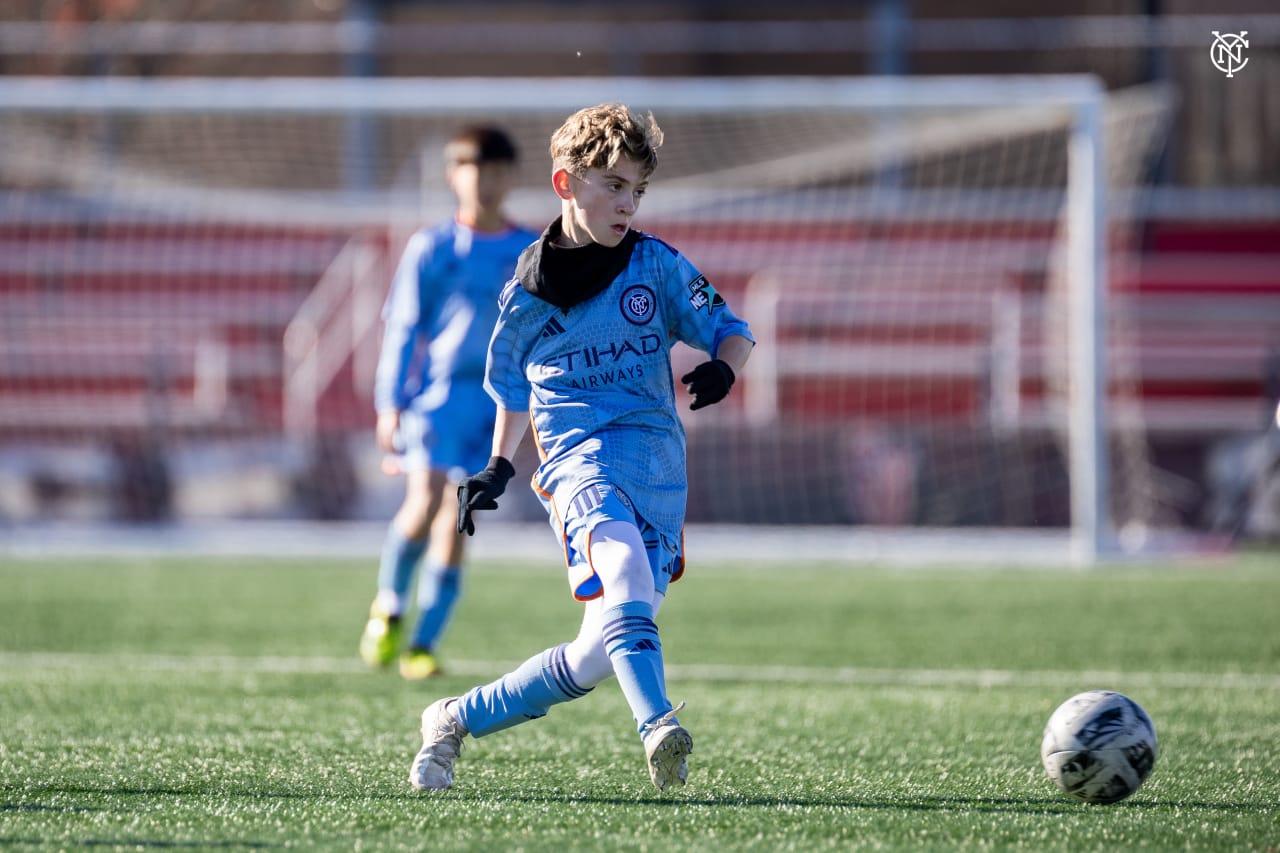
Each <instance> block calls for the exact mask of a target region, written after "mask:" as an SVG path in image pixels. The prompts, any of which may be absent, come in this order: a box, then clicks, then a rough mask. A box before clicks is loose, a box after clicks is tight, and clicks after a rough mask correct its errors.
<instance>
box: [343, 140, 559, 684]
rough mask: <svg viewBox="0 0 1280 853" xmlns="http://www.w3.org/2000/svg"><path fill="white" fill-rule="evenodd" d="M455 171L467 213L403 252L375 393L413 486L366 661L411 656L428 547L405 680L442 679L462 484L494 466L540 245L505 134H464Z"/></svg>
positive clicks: (368, 632)
mask: <svg viewBox="0 0 1280 853" xmlns="http://www.w3.org/2000/svg"><path fill="white" fill-rule="evenodd" d="M444 159H445V177H446V179H447V180H448V183H449V187H450V188H451V189H452V190H453V193H454V195H455V196H456V197H457V200H458V209H457V213H456V215H455V216H454V218H452V219H450V220H449V221H447V222H442V223H440V224H438V225H436V226H434V227H432V228H426V229H423V230H422V231H419V232H418V233H416V234H415V235H414V236H413V237H412V239H410V240H409V243H408V245H407V247H406V248H405V250H404V254H403V256H402V258H401V260H400V265H399V268H398V269H397V271H396V275H395V279H394V281H393V282H392V285H391V292H390V294H389V296H388V298H387V303H386V307H385V309H384V312H383V317H384V320H385V322H386V328H385V331H384V333H383V338H382V354H381V357H380V358H379V361H378V369H377V378H376V383H375V390H374V402H375V405H376V406H377V410H378V421H377V441H378V446H379V447H380V448H381V449H382V450H383V451H384V452H386V453H388V454H393V455H394V459H393V460H392V461H393V465H392V467H393V468H397V469H399V470H401V471H403V472H404V474H405V477H406V483H405V497H404V503H403V504H402V505H401V507H400V510H399V512H397V513H396V516H395V518H394V519H393V520H392V522H391V525H390V526H389V527H388V529H387V535H386V539H385V542H384V544H383V548H382V560H381V564H380V566H379V568H378V592H377V597H376V598H375V599H374V601H373V605H372V606H371V608H370V612H369V621H368V624H367V625H366V626H365V631H364V635H363V637H361V640H360V656H361V657H362V658H363V659H364V661H365V662H366V663H367V664H368V665H370V666H373V667H382V666H387V665H389V664H390V663H391V662H392V661H393V660H395V657H396V654H397V652H400V646H401V634H402V625H401V621H402V617H403V615H404V612H405V609H406V600H407V598H408V594H409V588H410V586H411V585H412V582H413V576H414V573H415V571H416V569H417V566H418V564H419V562H420V561H421V560H422V556H423V553H424V551H427V550H428V542H429V543H430V550H429V553H428V555H427V560H426V568H425V570H424V571H423V572H422V576H421V577H420V578H419V579H418V611H419V615H418V621H417V625H416V627H415V628H414V631H413V633H412V635H411V636H410V637H409V638H408V642H407V647H406V648H405V649H404V651H403V652H402V653H401V654H400V674H401V675H403V676H404V677H405V678H426V677H428V676H430V675H434V674H435V673H437V672H438V671H439V661H438V660H437V658H436V655H435V648H436V644H437V642H438V640H439V639H440V636H441V634H442V632H443V631H444V629H445V627H446V625H447V624H448V622H449V617H450V615H451V614H452V613H453V610H454V607H455V605H456V604H457V601H458V596H459V593H460V582H461V567H462V561H463V557H464V554H463V550H464V549H463V540H462V537H461V536H460V534H459V533H458V531H457V524H456V517H455V509H456V504H455V502H454V500H453V491H454V486H453V484H455V483H456V482H457V480H458V479H459V478H460V477H462V476H464V475H465V474H466V473H468V472H470V471H475V470H477V469H478V468H479V467H480V466H482V465H483V464H484V460H485V459H487V458H488V456H489V446H488V445H489V437H490V435H491V433H492V431H493V417H494V412H493V402H492V401H491V400H490V399H489V398H488V396H487V395H486V394H485V392H484V387H483V382H484V364H485V352H486V348H487V346H488V342H489V335H490V333H491V332H492V331H493V325H494V321H495V320H496V319H497V316H498V294H499V293H500V292H501V290H502V286H503V284H505V283H506V282H507V281H509V280H510V279H511V276H512V274H513V272H514V270H515V264H516V258H517V257H518V256H519V254H520V251H521V250H522V249H524V248H525V247H526V246H528V245H529V244H530V243H531V242H532V241H533V240H535V239H536V238H537V236H538V235H537V234H536V233H534V232H532V231H528V230H526V229H523V228H519V227H517V226H515V225H512V224H511V222H510V221H509V220H508V218H507V216H506V213H505V211H504V209H503V205H504V203H505V201H506V198H507V195H508V194H509V192H510V190H511V186H512V179H513V175H512V169H513V166H514V163H515V161H516V148H515V145H514V144H513V143H512V141H511V139H510V138H509V137H508V135H507V134H506V133H505V132H503V131H502V130H499V129H497V128H493V127H468V128H464V129H462V130H461V131H459V132H458V133H457V134H456V135H455V136H454V137H453V138H452V139H451V140H450V141H449V143H448V144H447V145H446V146H445V149H444Z"/></svg>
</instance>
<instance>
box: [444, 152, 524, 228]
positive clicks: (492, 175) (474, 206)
mask: <svg viewBox="0 0 1280 853" xmlns="http://www.w3.org/2000/svg"><path fill="white" fill-rule="evenodd" d="M512 172H513V169H512V167H511V165H510V164H508V163H452V164H450V165H449V167H448V168H447V170H446V177H447V178H448V180H449V187H450V189H452V190H453V194H454V195H455V196H457V198H458V211H459V213H460V214H462V215H463V217H464V218H467V217H471V218H473V219H474V218H475V217H476V216H478V215H483V214H485V213H497V212H500V211H501V210H502V205H503V204H504V203H505V202H506V200H507V196H508V195H509V194H510V192H511V185H512Z"/></svg>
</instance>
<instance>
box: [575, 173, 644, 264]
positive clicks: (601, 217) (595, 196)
mask: <svg viewBox="0 0 1280 853" xmlns="http://www.w3.org/2000/svg"><path fill="white" fill-rule="evenodd" d="M551 182H552V185H553V186H554V187H555V190H556V194H557V195H559V196H560V198H561V202H562V204H561V207H562V209H563V214H564V216H563V220H562V229H563V237H562V239H563V242H564V243H565V244H566V245H571V246H585V245H587V244H588V243H599V244H600V245H602V246H609V247H613V246H616V245H618V244H619V243H621V242H622V238H623V237H625V236H627V231H628V230H630V228H631V218H632V217H633V216H635V215H636V208H638V207H639V206H640V198H641V197H642V196H643V195H644V193H645V189H646V188H647V187H648V185H649V181H648V179H646V178H644V177H642V174H641V167H640V164H639V163H637V162H636V161H634V160H630V159H628V158H626V157H623V158H622V159H620V160H619V161H618V162H617V164H616V165H614V167H613V168H611V169H588V170H587V172H586V174H584V175H583V176H582V177H577V176H575V175H571V174H569V173H568V172H566V171H565V170H563V169H558V170H556V172H555V174H554V175H552V176H551Z"/></svg>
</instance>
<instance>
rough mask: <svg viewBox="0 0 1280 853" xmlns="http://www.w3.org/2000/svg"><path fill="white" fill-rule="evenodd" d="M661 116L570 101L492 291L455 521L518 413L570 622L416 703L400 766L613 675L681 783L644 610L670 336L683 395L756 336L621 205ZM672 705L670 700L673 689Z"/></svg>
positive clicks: (445, 781)
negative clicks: (551, 639) (463, 685)
mask: <svg viewBox="0 0 1280 853" xmlns="http://www.w3.org/2000/svg"><path fill="white" fill-rule="evenodd" d="M661 144H662V132H661V130H660V129H659V128H658V126H657V124H656V122H654V120H653V117H652V115H650V116H648V118H647V119H646V118H642V117H641V116H638V115H636V114H635V113H633V112H632V111H631V110H629V109H628V108H627V107H625V106H623V105H621V104H602V105H600V106H596V107H590V108H587V109H584V110H581V111H579V112H577V113H575V114H574V115H572V116H570V117H569V119H568V120H567V121H565V123H564V124H563V125H562V126H561V127H560V129H559V130H557V131H556V132H555V134H554V135H553V136H552V138H551V160H552V175H551V184H552V187H553V188H554V189H555V192H556V195H557V196H559V197H560V204H561V216H560V217H559V218H557V219H556V220H555V221H554V222H552V223H551V225H550V226H549V227H548V228H547V230H546V231H545V232H544V233H543V234H542V236H541V238H539V240H538V242H536V243H535V244H533V245H532V246H530V247H529V248H528V249H526V250H525V251H524V253H523V254H522V255H521V256H520V263H519V265H518V266H517V268H516V279H515V280H514V281H512V282H510V283H509V284H508V285H507V286H506V289H505V290H504V291H503V293H502V301H501V312H500V315H499V318H498V324H497V327H496V328H495V329H494V333H493V338H492V340H491V342H490V344H489V358H488V365H487V368H486V373H485V387H486V389H487V390H488V392H489V394H490V396H492V397H493V398H494V400H495V401H496V402H497V404H498V413H497V422H496V424H495V426H494V433H493V446H492V458H490V460H489V464H488V466H487V467H486V468H485V469H484V471H482V472H481V473H479V474H477V475H475V476H473V477H469V478H467V479H465V480H463V481H462V483H461V484H460V485H459V487H458V503H459V507H458V529H459V531H463V530H465V531H466V532H467V533H469V534H470V533H473V532H474V530H475V527H474V519H473V516H472V514H473V513H474V512H475V511H477V510H482V509H495V508H496V507H497V498H498V497H499V496H500V495H501V494H502V493H503V491H504V489H505V488H506V485H507V482H508V481H509V480H510V479H511V477H512V476H514V475H515V470H514V469H513V467H512V465H511V462H510V461H509V460H510V459H511V458H512V456H513V454H514V453H515V451H516V449H517V447H518V446H519V444H520V441H521V438H522V437H523V436H524V434H525V432H526V431H527V429H528V425H529V424H530V422H532V425H533V431H534V438H535V440H536V443H537V448H538V453H539V457H540V460H541V465H540V466H539V467H538V470H537V471H536V472H535V473H534V476H533V488H534V490H535V492H536V493H537V494H538V496H539V498H540V499H541V501H542V503H543V505H544V506H545V507H546V509H547V512H548V514H549V516H550V521H551V527H552V529H553V530H554V531H555V534H556V536H557V537H558V538H559V540H560V541H561V543H562V546H563V548H564V554H565V561H566V564H567V566H568V570H569V584H570V589H571V591H572V594H573V596H574V597H575V598H577V599H579V600H581V601H583V602H584V606H583V617H582V623H581V627H580V628H579V630H578V635H577V637H576V638H575V639H573V640H572V641H570V642H567V643H562V644H560V645H557V646H554V647H552V648H549V649H547V650H545V651H542V652H539V653H538V654H536V655H534V656H533V657H531V658H529V659H528V660H527V661H525V662H524V663H523V664H521V665H520V666H519V667H517V668H516V669H515V670H513V671H512V672H509V673H507V674H506V675H504V676H502V677H501V678H499V679H498V680H496V681H494V682H492V683H490V684H485V685H482V686H479V687H475V688H473V689H471V690H469V691H467V692H466V693H465V694H464V695H462V696H461V697H450V698H445V699H440V700H438V701H437V702H435V703H434V704H432V705H430V706H429V707H427V709H426V710H425V711H423V713H422V741H423V742H422V749H421V751H419V752H418V755H417V757H416V758H415V759H414V761H413V767H412V769H411V771H410V777H409V778H410V782H411V783H412V784H413V786H414V787H416V788H419V789H422V790H439V789H444V788H449V787H450V786H451V785H452V784H453V770H454V762H455V760H456V758H457V757H458V753H459V751H460V750H461V749H462V739H463V738H464V737H466V736H467V735H468V734H470V735H472V736H473V737H482V736H485V735H489V734H492V733H494V732H497V731H500V730H502V729H505V728H509V727H510V726H514V725H517V724H518V723H523V722H525V721H526V720H532V719H536V718H538V717H541V716H543V715H545V714H546V713H547V710H548V709H549V708H550V707H551V706H552V705H555V704H557V703H560V702H567V701H569V700H571V699H577V698H579V697H582V696H585V695H586V694H587V693H589V692H590V691H591V690H592V688H594V687H595V685H596V684H598V683H600V682H601V681H603V680H604V679H606V678H607V677H608V676H610V675H616V676H617V678H618V682H619V685H620V686H621V688H622V692H623V694H624V696H625V697H626V700H627V703H628V704H629V705H630V707H631V712H632V715H633V716H634V717H635V722H636V726H637V728H638V730H639V732H640V735H641V739H642V743H643V746H644V750H645V756H646V760H647V762H648V768H649V775H650V778H651V779H652V781H653V783H654V784H655V785H656V786H657V787H658V788H659V790H662V789H665V788H666V787H667V786H669V785H672V784H681V785H682V784H684V782H685V778H686V772H687V767H686V760H685V756H686V755H688V754H689V753H690V752H692V750H693V740H692V738H691V737H690V735H689V732H688V731H686V730H685V728H684V727H683V726H681V725H680V723H679V721H678V720H677V718H676V712H677V711H678V710H679V709H680V708H679V707H677V708H673V707H672V705H671V702H670V701H669V700H668V698H667V690H666V681H665V677H664V675H663V661H662V642H661V639H660V636H659V633H658V627H657V625H656V624H655V622H654V617H655V616H656V615H657V613H658V609H659V607H660V606H661V604H662V601H663V598H664V596H665V595H666V592H667V586H668V584H669V583H670V582H671V581H673V580H675V579H677V578H678V577H679V576H680V574H681V572H682V571H683V568H684V555H683V542H682V530H683V526H684V514H685V498H686V494H687V490H688V486H687V481H686V476H685V434H684V428H683V426H682V425H681V423H680V419H679V416H678V413H677V410H676V398H675V389H674V387H673V385H674V383H673V381H672V376H671V361H670V350H671V347H672V346H673V345H674V343H675V341H677V340H679V341H684V342H685V343H687V344H689V345H691V346H693V347H696V348H698V349H701V350H703V351H705V352H707V353H709V354H711V356H712V358H711V359H710V360H708V361H705V362H703V363H702V364H700V365H699V366H698V367H697V368H696V369H694V370H693V371H691V372H690V373H688V374H686V375H685V376H684V377H682V378H681V380H680V381H681V383H683V384H684V385H685V387H686V389H687V390H688V391H689V393H691V394H692V395H693V401H692V405H691V406H690V408H691V409H701V408H702V407H704V406H709V405H711V404H713V403H717V402H719V401H720V400H722V399H724V397H725V395H727V394H728V393H729V389H730V387H731V386H732V385H733V382H734V376H735V375H736V373H737V372H738V371H740V370H741V369H742V367H743V365H744V364H745V363H746V361H747V356H748V355H749V354H750V352H751V348H752V346H754V341H753V339H752V338H751V333H750V331H749V330H748V328H747V324H746V323H744V322H743V321H741V320H739V319H738V318H737V317H736V316H734V314H733V312H731V311H730V310H729V308H728V306H727V305H725V302H724V300H723V299H722V298H721V297H720V296H719V295H718V294H717V293H716V291H715V290H714V289H713V288H712V286H711V285H710V284H709V283H708V282H707V280H706V279H705V278H704V277H703V276H702V275H700V274H699V272H698V270H697V269H695V268H694V266H693V265H692V264H691V263H690V262H689V261H688V260H686V259H685V258H684V257H683V256H682V255H681V254H680V253H679V252H678V251H676V250H675V249H674V248H672V247H671V246H669V245H667V244H666V243H664V242H662V241H661V240H659V239H657V238H656V237H653V236H650V235H648V234H644V233H641V232H638V231H634V230H632V228H631V220H632V217H634V216H635V214H636V208H637V206H638V205H639V202H640V199H641V197H642V196H643V195H644V193H645V189H646V187H647V186H648V183H649V176H650V175H651V174H652V172H653V171H654V168H655V167H656V165H657V150H658V147H659V146H660V145H661ZM680 707H683V703H682V704H681V706H680Z"/></svg>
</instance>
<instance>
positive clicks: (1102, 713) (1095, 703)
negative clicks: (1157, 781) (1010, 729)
mask: <svg viewBox="0 0 1280 853" xmlns="http://www.w3.org/2000/svg"><path fill="white" fill-rule="evenodd" d="M1040 759H1041V760H1042V761H1043V762H1044V772H1045V773H1047V774H1048V775H1049V778H1050V779H1051V780H1053V783H1054V784H1055V785H1057V786H1058V787H1059V788H1061V789H1062V790H1063V791H1065V792H1066V794H1067V796H1069V797H1073V798H1075V799H1077V800H1080V801H1081V802H1084V803H1099V804H1101V803H1118V802H1120V801H1121V800H1123V799H1124V798H1125V797H1127V796H1129V795H1130V794H1132V793H1133V792H1134V791H1136V790H1138V788H1139V787H1140V786H1141V785H1142V783H1143V782H1145V781H1147V777H1148V776H1150V775H1151V770H1152V768H1153V767H1155V764H1156V729H1155V726H1153V725H1152V724H1151V718H1150V717H1148V716H1147V712H1146V711H1144V710H1142V707H1141V706H1140V705H1138V703H1137V702H1135V701H1133V700H1132V699H1130V698H1129V697H1128V696H1125V695H1124V694H1122V693H1115V692H1113V691H1110V690H1089V691H1086V692H1084V693H1080V694H1077V695H1075V696H1072V697H1071V698H1070V699H1068V700H1067V701H1065V702H1063V703H1062V704H1061V705H1059V706H1058V709H1057V710H1056V711H1054V712H1053V715H1052V716H1050V717H1049V722H1048V723H1047V724H1045V727H1044V739H1043V740H1042V741H1041V742H1040Z"/></svg>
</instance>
